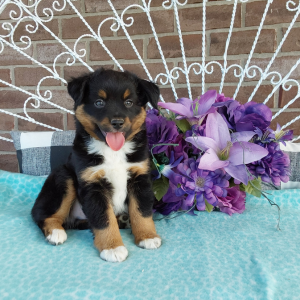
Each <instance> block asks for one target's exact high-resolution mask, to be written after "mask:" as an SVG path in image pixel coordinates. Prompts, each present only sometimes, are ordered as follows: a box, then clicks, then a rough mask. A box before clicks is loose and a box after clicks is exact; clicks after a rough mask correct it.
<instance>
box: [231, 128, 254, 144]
mask: <svg viewBox="0 0 300 300" xmlns="http://www.w3.org/2000/svg"><path fill="white" fill-rule="evenodd" d="M255 134H256V133H255V132H253V131H241V132H233V133H232V134H231V141H232V142H233V143H235V142H249V141H250V140H251V138H252V137H253V136H254V135H255Z"/></svg>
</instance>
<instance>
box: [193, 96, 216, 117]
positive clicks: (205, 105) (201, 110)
mask: <svg viewBox="0 0 300 300" xmlns="http://www.w3.org/2000/svg"><path fill="white" fill-rule="evenodd" d="M216 99H217V91H215V90H210V91H207V92H206V93H205V94H203V95H202V96H201V98H200V100H198V99H196V100H194V102H193V107H194V108H195V106H196V103H197V102H198V103H199V106H198V111H197V112H196V115H203V114H205V113H207V111H208V110H209V109H210V108H211V106H212V105H213V104H214V103H215V101H216Z"/></svg>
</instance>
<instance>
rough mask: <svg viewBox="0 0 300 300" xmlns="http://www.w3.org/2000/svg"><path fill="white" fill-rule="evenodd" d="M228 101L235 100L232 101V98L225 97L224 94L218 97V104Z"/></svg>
mask: <svg viewBox="0 0 300 300" xmlns="http://www.w3.org/2000/svg"><path fill="white" fill-rule="evenodd" d="M228 100H233V99H231V98H230V97H225V96H224V94H223V93H222V94H218V95H217V100H216V103H219V102H226V101H228Z"/></svg>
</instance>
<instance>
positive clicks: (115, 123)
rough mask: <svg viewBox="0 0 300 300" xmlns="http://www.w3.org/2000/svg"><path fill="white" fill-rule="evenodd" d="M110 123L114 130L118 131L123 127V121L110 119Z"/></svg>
mask: <svg viewBox="0 0 300 300" xmlns="http://www.w3.org/2000/svg"><path fill="white" fill-rule="evenodd" d="M110 123H111V125H112V127H113V128H114V129H117V130H119V129H121V128H122V126H123V125H124V123H125V121H124V119H112V120H111V121H110Z"/></svg>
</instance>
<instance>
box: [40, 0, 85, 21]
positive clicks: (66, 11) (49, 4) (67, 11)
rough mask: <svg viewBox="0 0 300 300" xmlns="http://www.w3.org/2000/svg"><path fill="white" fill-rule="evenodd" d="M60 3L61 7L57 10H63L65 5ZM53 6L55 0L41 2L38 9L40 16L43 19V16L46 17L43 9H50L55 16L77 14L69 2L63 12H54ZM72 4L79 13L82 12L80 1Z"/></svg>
mask: <svg viewBox="0 0 300 300" xmlns="http://www.w3.org/2000/svg"><path fill="white" fill-rule="evenodd" d="M65 2H66V1H65ZM58 3H59V4H60V5H59V6H57V5H56V6H55V8H57V9H61V7H62V4H63V3H64V1H58ZM53 4H54V1H53V0H43V1H41V2H40V3H39V5H38V9H37V13H38V15H39V16H41V17H43V16H44V17H45V14H44V13H43V9H45V8H50V9H51V10H52V11H53V14H54V16H63V15H74V14H76V12H75V11H74V10H73V8H72V7H71V6H70V5H69V4H68V3H67V2H66V7H65V8H64V9H63V10H61V11H57V10H54V9H53V8H52V7H53ZM72 4H73V5H74V6H75V7H76V8H77V10H78V11H79V12H81V9H80V1H72Z"/></svg>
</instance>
